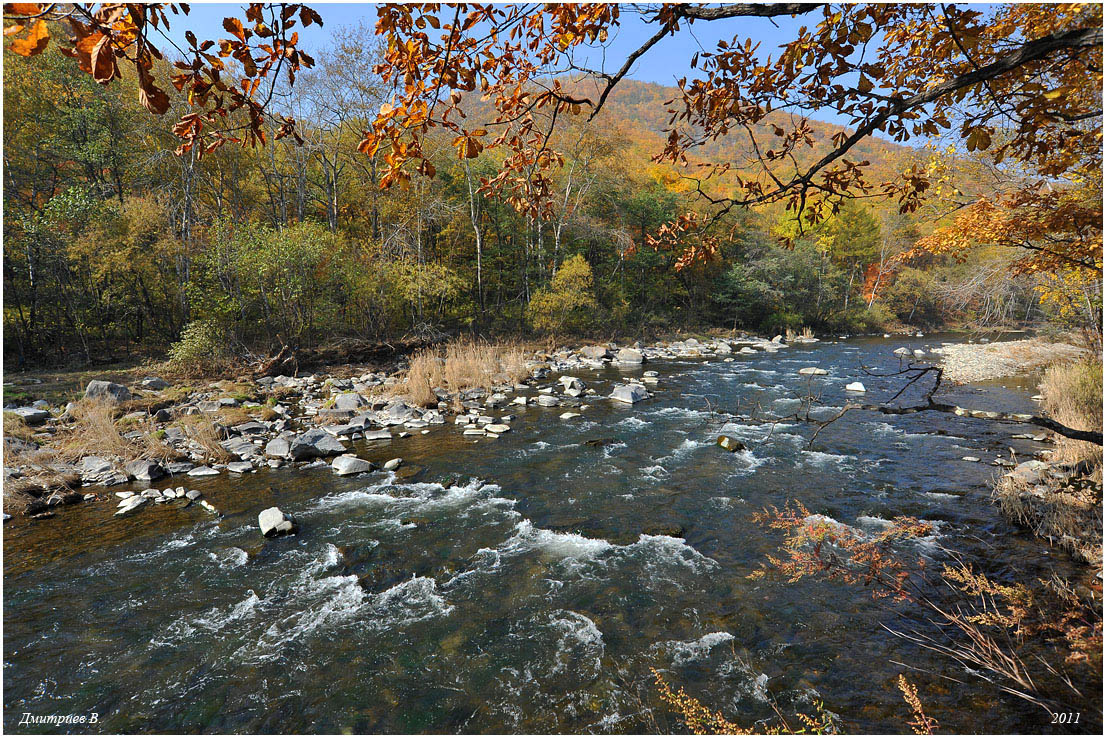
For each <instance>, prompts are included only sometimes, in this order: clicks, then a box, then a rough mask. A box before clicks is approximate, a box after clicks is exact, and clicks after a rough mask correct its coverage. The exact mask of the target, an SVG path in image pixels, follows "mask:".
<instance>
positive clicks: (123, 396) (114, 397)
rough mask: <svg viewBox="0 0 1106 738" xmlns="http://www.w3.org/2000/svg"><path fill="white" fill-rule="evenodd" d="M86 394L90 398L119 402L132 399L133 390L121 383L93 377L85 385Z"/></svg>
mask: <svg viewBox="0 0 1106 738" xmlns="http://www.w3.org/2000/svg"><path fill="white" fill-rule="evenodd" d="M84 396H85V397H87V398H88V399H90V400H101V401H103V402H110V403H118V402H126V401H127V400H129V399H131V391H130V390H129V389H127V388H126V387H124V386H123V385H121V384H116V383H115V382H106V381H104V380H102V379H93V380H92V381H91V382H89V383H88V386H87V387H85V390H84Z"/></svg>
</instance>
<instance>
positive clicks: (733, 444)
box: [718, 436, 745, 453]
mask: <svg viewBox="0 0 1106 738" xmlns="http://www.w3.org/2000/svg"><path fill="white" fill-rule="evenodd" d="M718 445H719V446H721V447H722V448H724V449H726V450H727V451H729V452H730V453H734V452H735V451H744V450H745V444H744V443H742V442H741V441H739V440H737V439H736V438H734V437H733V436H718Z"/></svg>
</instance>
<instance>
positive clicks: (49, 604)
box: [4, 337, 1101, 733]
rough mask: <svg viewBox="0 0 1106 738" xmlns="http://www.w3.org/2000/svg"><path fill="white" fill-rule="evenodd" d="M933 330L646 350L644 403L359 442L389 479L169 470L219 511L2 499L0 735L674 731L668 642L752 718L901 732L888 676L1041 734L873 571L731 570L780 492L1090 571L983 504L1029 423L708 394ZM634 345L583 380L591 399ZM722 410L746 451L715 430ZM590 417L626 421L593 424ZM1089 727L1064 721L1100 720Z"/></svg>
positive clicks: (921, 548)
mask: <svg viewBox="0 0 1106 738" xmlns="http://www.w3.org/2000/svg"><path fill="white" fill-rule="evenodd" d="M935 343H936V339H935V338H933V337H926V338H924V339H923V338H911V339H902V338H897V339H893V340H883V339H851V340H847V341H835V342H828V341H824V342H822V343H816V344H810V345H805V346H804V345H796V346H792V347H790V348H788V349H786V350H783V351H780V352H779V353H777V354H774V355H771V354H764V353H758V354H756V355H754V356H751V357H744V356H741V357H736V359H735V361H733V362H730V363H724V362H721V361H719V360H711V361H701V360H686V361H669V362H659V363H657V362H655V363H652V364H648V365H646V366H645V367H644V369H652V370H656V371H658V372H659V374H660V379H659V383H658V384H657V386H656V389H655V396H654V397H653V398H651V399H649V400H647V401H645V402H642V403H639V404H637V405H633V406H630V405H623V404H621V403H614V402H611V401H609V400H606V399H598V400H595V401H594V402H593V403H592V407H591V408H590V409H588V410H585V411H584V412H583V416H582V417H579V418H575V419H571V420H561V419H559V417H558V416H559V415H560V414H561V413H562V412H564V408H550V409H546V408H540V407H530V408H528V409H525V410H523V411H522V412H518V413H517V414H518V415H519V416H520V417H519V418H518V419H517V420H515V421H513V422H512V423H511V425H512V428H513V430H512V431H511V432H509V433H506V434H505V435H503V436H502V437H500V438H498V439H494V440H493V439H479V440H478V441H475V442H474V441H473V440H472V438H471V437H463V436H462V435H461V433H460V431H459V430H457V429H456V428H455V427H454V426H453V425H447V426H444V427H437V428H433V429H432V430H431V433H429V434H427V435H419V434H415V435H413V436H412V437H410V438H406V439H396V440H394V441H392V442H391V444H389V445H386V446H379V445H377V446H374V445H372V444H369V445H366V444H360V445H359V446H358V451H359V453H360V455H362V456H363V457H364V458H368V459H372V460H375V461H377V462H381V461H384V460H386V459H389V458H392V457H394V456H401V457H403V459H404V460H405V464H404V466H403V467H401V468H400V469H399V470H398V471H397V472H374V473H372V474H370V475H366V476H363V477H360V478H339V477H337V476H335V475H334V474H333V473H332V472H331V471H330V470H329V468H326V467H316V468H309V469H297V470H275V471H261V472H258V473H256V474H249V475H245V476H242V477H236V476H234V475H226V474H224V475H221V476H220V477H217V478H209V479H201V480H194V479H189V480H188V481H187V482H185V481H180V482H178V481H176V480H170V482H168V483H167V484H172V485H173V486H176V485H177V484H186V485H187V486H189V487H191V488H196V489H200V490H202V491H203V492H204V494H205V496H206V498H207V499H208V500H210V501H211V502H212V503H213V504H214V505H215V506H216V507H217V508H219V510H221V511H222V512H223V513H224V516H223V517H222V518H221V519H216V518H214V517H212V516H211V515H209V514H208V513H206V512H205V511H204V510H203V509H201V508H199V507H198V506H195V505H193V506H192V507H189V508H187V509H178V508H177V507H175V506H170V505H164V506H156V507H155V506H148V508H147V509H146V510H144V511H142V512H141V513H139V514H138V515H136V516H134V517H130V518H122V519H120V518H114V517H112V512H114V505H113V504H111V503H108V502H99V503H91V504H85V505H75V506H72V507H68V508H64V509H61V510H59V513H58V516H57V517H56V518H54V519H52V520H48V521H29V520H26V519H17V520H13V521H11V522H10V523H8V524H7V525H5V529H4V575H5V576H4V606H5V607H4V708H5V718H4V729H5V730H6V731H7V732H21V731H28V730H31V731H34V730H42V731H44V732H45V731H47V730H48V728H45V727H35V726H31V727H28V726H26V725H24V726H19V725H18V721H19V720H20V717H21V716H22V715H23V713H25V712H30V713H32V714H34V715H42V714H70V713H72V714H86V715H87V714H89V713H93V712H95V713H97V715H98V718H97V720H98V722H97V723H96V724H95V725H91V726H89V725H87V724H86V725H84V726H74V727H72V728H69V730H72V731H75V732H80V731H89V732H98V731H102V732H150V731H155V732H274V733H277V732H280V733H283V732H316V733H342V732H350V731H352V732H403V733H418V732H499V733H517V732H522V733H541V732H658V731H661V732H664V731H673V730H679V729H680V728H679V725H678V724H677V722H676V720H675V718H674V717H673V715H672V714H671V713H669V712H668V711H666V710H665V709H664V707H663V705H661V704H660V702H659V700H658V699H657V695H656V691H655V688H654V686H653V677H652V674H651V673H650V668H651V667H655V668H657V669H660V670H661V671H662V673H663V674H664V676H665V678H666V679H667V680H668V681H669V683H671V684H673V685H679V686H682V687H684V688H685V689H687V690H688V692H689V693H691V694H694V695H695V696H697V697H698V698H699V699H701V700H702V701H703V702H704V703H705V704H707V705H709V706H711V707H712V708H714V709H719V710H722V711H723V712H724V713H725V714H726V715H727V716H728V717H730V718H731V719H734V720H737V721H738V722H740V723H742V724H745V725H750V724H752V723H754V722H755V721H757V720H771V719H772V718H773V715H774V713H773V709H772V706H771V701H774V702H775V703H776V704H777V705H778V706H779V708H780V709H781V710H782V711H783V712H784V713H785V714H794V712H796V711H800V712H811V711H812V709H813V708H812V705H813V703H814V702H815V701H821V702H822V703H824V705H825V709H826V710H828V711H829V712H831V713H833V714H834V715H837V716H839V718H840V721H841V723H842V726H843V728H844V729H845V730H847V731H849V732H870V733H879V732H894V733H902V732H910V731H909V727H908V726H907V725H906V720H907V719H908V711H907V709H906V706H905V704H904V703H903V701H902V698H901V695H900V694H899V693H898V691H897V689H896V688H895V685H894V682H895V678H896V675H897V674H899V673H904V672H906V673H907V674H908V675H909V676H910V678H911V679H912V680H913V681H915V682H916V683H917V684H918V686H919V691H920V694H921V697H922V701H923V703H924V704H925V705H926V707H927V711H928V712H929V714H931V715H932V716H934V717H936V718H937V719H938V720H939V721H940V723H941V727H942V730H943V731H955V732H980V731H982V732H994V733H1006V732H1042V731H1044V732H1047V731H1048V730H1049V729H1050V728H1051V726H1050V725H1049V724H1048V722H1049V721H1048V718H1047V715H1045V713H1044V712H1043V711H1041V710H1040V709H1038V708H1034V707H1032V706H1029V705H1027V704H1026V703H1024V702H1021V701H1019V700H1017V699H1015V698H1013V697H1010V696H1007V695H1004V694H1003V693H1001V692H1000V691H999V690H998V689H997V688H995V687H994V686H990V685H988V684H986V683H985V682H983V681H982V680H980V679H977V678H974V677H972V676H971V675H969V674H966V673H965V671H964V670H963V669H962V668H960V667H958V666H956V665H955V664H953V663H952V662H950V661H949V660H948V659H946V658H944V657H941V656H939V655H937V654H934V653H932V652H929V651H926V650H924V649H921V648H919V647H917V646H914V645H912V644H910V643H908V642H906V641H904V640H902V639H900V638H896V637H894V636H892V635H890V634H889V633H888V632H887V630H886V629H884V628H883V627H882V625H881V624H886V625H889V626H891V627H894V628H899V629H902V628H920V629H923V631H924V630H925V629H926V628H928V627H929V626H928V625H927V624H926V623H924V622H922V621H920V620H919V619H918V618H916V617H915V616H914V615H912V614H911V613H910V612H909V611H908V610H907V609H906V608H904V607H902V606H896V605H894V604H891V603H888V602H886V601H875V600H873V599H872V597H871V596H870V594H869V593H868V592H866V591H864V590H863V589H856V588H849V587H845V586H840V585H834V584H828V583H819V582H814V581H802V582H799V583H796V584H787V583H785V582H782V581H779V580H778V579H773V578H771V577H770V578H767V579H762V580H750V579H748V575H749V574H750V573H751V572H752V571H754V570H755V569H756V568H757V567H758V566H759V565H760V564H762V563H763V562H764V560H765V556H766V555H767V554H769V553H771V552H772V551H773V550H774V549H775V548H776V546H777V545H778V537H777V536H776V535H775V534H772V533H770V532H768V531H765V530H763V529H762V528H761V527H759V526H757V525H756V524H754V523H753V522H752V521H751V516H752V515H753V513H755V512H757V511H758V510H760V509H762V508H763V507H765V506H767V505H782V504H783V503H784V502H786V501H787V500H788V499H794V500H798V501H800V502H802V503H803V504H805V505H806V506H807V507H808V508H809V509H810V510H811V511H812V512H814V513H821V514H825V515H828V516H830V517H832V518H834V519H836V520H838V521H841V522H842V523H846V524H848V525H853V526H856V527H858V528H860V529H861V530H875V529H878V526H879V525H880V519H884V520H886V519H890V518H892V517H894V516H897V515H913V516H917V517H920V518H923V519H925V520H927V521H931V522H933V523H934V524H935V525H936V534H935V535H934V536H933V537H931V538H929V539H926V540H923V541H921V542H920V543H915V544H911V545H912V546H914V547H915V548H916V551H911V552H910V553H911V555H914V554H915V553H916V554H917V555H918V556H922V557H929V558H930V559H931V560H932V561H933V562H935V563H940V561H942V560H944V558H945V556H946V554H944V553H943V552H942V548H948V549H952V550H956V551H959V552H961V553H962V554H963V555H964V556H965V558H966V559H967V560H968V561H972V562H975V563H977V564H979V565H980V566H981V567H982V568H983V570H984V571H986V572H987V573H988V574H990V575H992V576H995V577H997V578H999V579H1003V578H1005V577H1008V576H1010V575H1012V574H1016V575H1017V576H1018V577H1020V578H1026V577H1031V576H1046V575H1047V574H1048V573H1049V572H1052V571H1055V572H1058V573H1060V574H1062V575H1065V576H1077V575H1078V572H1077V571H1076V570H1075V569H1074V567H1073V566H1072V565H1071V564H1070V563H1069V562H1068V561H1067V560H1066V559H1065V558H1064V557H1063V556H1060V555H1055V554H1052V553H1050V552H1049V551H1047V550H1046V548H1045V546H1044V545H1043V544H1042V543H1040V542H1037V541H1033V540H1032V539H1030V538H1029V537H1027V536H1026V535H1025V534H1023V533H1021V532H1019V531H1017V530H1016V529H1015V528H1013V527H1012V526H1011V525H1009V524H1007V523H1006V522H1004V521H1003V520H1002V518H1001V516H1000V515H999V512H998V509H997V508H996V507H994V506H993V505H992V504H991V503H990V502H989V489H990V486H989V485H990V481H991V479H992V478H993V477H994V476H995V474H996V472H997V468H996V467H994V466H992V465H990V464H988V463H986V462H989V461H991V460H993V459H994V458H995V457H996V456H1005V457H1009V455H1010V448H1014V449H1016V450H1018V451H1019V452H1021V453H1026V454H1028V453H1031V452H1032V451H1033V450H1034V449H1036V448H1040V447H1041V446H1040V444H1036V443H1034V442H1033V441H1028V440H1011V439H1010V436H1011V435H1012V434H1014V433H1018V432H1024V431H1025V430H1026V429H1024V428H1019V427H1017V426H1010V425H998V424H994V423H990V422H988V421H979V420H970V419H961V418H956V417H952V416H947V415H942V414H935V413H923V414H916V415H908V416H900V417H895V416H884V415H880V414H877V413H871V412H857V413H854V414H850V415H848V416H846V417H845V418H844V419H842V420H840V421H838V422H837V423H834V424H833V425H830V426H828V427H827V428H826V429H825V430H823V431H822V432H821V434H820V435H819V436H818V438H817V439H816V441H815V443H814V446H813V448H812V449H811V450H807V448H806V445H807V444H806V437H809V435H810V434H811V432H812V429H811V428H810V427H809V426H806V427H804V426H801V425H798V424H794V423H790V424H789V423H783V424H779V425H776V426H775V427H774V428H771V429H770V428H769V427H767V426H764V425H758V424H753V423H748V422H744V423H743V422H740V421H737V422H734V421H730V422H726V420H725V418H723V417H722V416H721V415H719V414H717V412H716V411H722V412H727V411H739V412H740V413H748V412H749V410H750V409H751V407H752V406H753V405H754V404H759V405H760V406H761V407H762V408H776V409H779V408H782V407H784V406H785V405H786V401H787V398H789V397H791V396H792V395H793V393H795V392H801V391H802V390H803V388H804V387H805V386H806V384H807V379H806V378H801V377H799V375H798V374H797V371H798V369H800V368H802V367H805V366H818V367H822V368H825V369H827V370H829V374H828V375H827V376H824V377H816V378H815V379H814V383H813V384H814V386H815V387H816V388H819V389H820V391H822V392H823V402H824V403H825V404H826V405H828V406H836V407H839V406H841V405H842V404H843V403H844V402H845V400H846V396H845V393H844V391H843V388H844V385H845V384H846V383H847V382H850V381H854V380H860V381H862V382H863V383H864V384H865V385H867V387H868V394H867V398H868V400H869V401H876V400H879V399H881V398H884V397H887V396H888V395H889V394H891V393H892V391H893V389H897V388H898V386H899V383H900V381H901V380H898V379H890V378H888V379H879V378H874V377H871V376H867V375H865V374H864V373H863V371H862V370H861V366H862V365H864V366H869V367H875V368H882V369H889V368H892V367H895V366H897V364H898V360H897V359H896V358H895V357H894V356H893V355H892V354H891V350H892V349H893V348H894V347H896V346H899V345H905V346H907V347H908V348H916V347H925V346H929V345H935ZM641 369H642V368H641V367H638V368H635V369H629V370H620V369H617V368H608V369H605V370H603V371H597V372H591V373H581V372H576V374H577V375H578V376H580V377H581V378H582V379H584V380H585V381H586V382H588V383H589V386H595V387H597V388H598V389H600V392H601V394H605V393H606V392H607V391H609V386H610V385H611V384H612V383H613V382H615V381H617V379H618V378H619V377H620V376H625V375H627V374H628V375H630V376H633V375H635V374H640V372H641ZM557 376H558V375H556V374H554V375H553V376H551V377H550V380H551V381H552V380H555V379H556V377H557ZM1031 393H1032V392H1031V391H1029V392H1027V386H1026V384H1025V383H1024V382H1022V383H1019V382H1016V381H1011V382H1007V383H1002V382H992V383H987V384H980V385H971V386H965V387H962V388H958V389H956V390H955V391H954V392H952V393H951V397H952V398H953V399H954V401H957V402H959V403H960V404H965V405H969V406H973V407H981V408H987V409H998V410H1010V411H1028V410H1032V409H1033V407H1034V403H1032V401H1031V400H1029V397H1028V395H1029V394H1031ZM517 410H518V408H512V409H510V410H507V411H505V412H516V411H517ZM720 432H721V433H727V434H730V435H733V436H735V437H737V438H739V439H741V440H742V441H743V442H744V443H745V444H747V447H748V450H747V451H742V452H738V453H734V454H731V453H727V452H725V451H723V450H722V449H720V448H718V447H717V446H716V445H715V444H714V438H715V437H716V436H717V434H718V433H720ZM601 438H602V439H613V442H607V443H606V444H605V445H587V444H585V441H588V440H593V439H601ZM969 455H970V456H978V457H981V458H982V459H983V462H984V463H973V462H966V461H962V460H961V457H963V456H969ZM138 488H139V489H140V488H141V487H138ZM116 489H119V488H112V490H111V491H115V490H116ZM274 504H278V505H279V506H280V507H281V508H282V509H283V510H285V511H286V512H289V513H291V514H293V515H294V516H295V517H296V518H297V519H298V521H299V523H300V532H299V534H298V535H296V536H294V537H288V538H283V539H274V540H265V539H263V538H262V537H261V535H260V533H259V532H258V528H257V513H258V512H259V511H260V510H262V509H263V508H265V507H269V506H271V505H274ZM900 664H908V665H910V666H911V667H915V668H916V669H917V671H915V670H908V669H907V668H905V667H903V666H901V665H900ZM944 677H949V678H948V679H946V678H944ZM952 680H957V681H952ZM957 682H960V683H957ZM1093 697H1095V696H1093V695H1092V698H1093ZM1089 704H1090V703H1089ZM1084 721H1085V722H1084V723H1083V724H1081V725H1079V726H1075V728H1076V729H1078V730H1082V729H1086V730H1088V731H1089V732H1091V733H1096V732H1098V729H1099V728H1100V727H1101V721H1100V718H1099V719H1098V722H1094V720H1093V719H1089V716H1087V717H1084ZM1092 723H1093V724H1092ZM1064 730H1065V732H1066V731H1067V730H1070V728H1069V727H1068V726H1064Z"/></svg>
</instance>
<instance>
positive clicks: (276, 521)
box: [257, 507, 297, 538]
mask: <svg viewBox="0 0 1106 738" xmlns="http://www.w3.org/2000/svg"><path fill="white" fill-rule="evenodd" d="M257 525H258V527H260V528H261V535H263V536H265V537H266V538H272V537H274V536H283V535H290V534H292V533H295V532H296V530H297V525H296V520H295V518H293V517H291V516H290V515H286V514H284V513H283V512H281V509H280V508H279V507H269V508H266V509H264V510H262V511H261V512H260V513H259V514H258V516H257Z"/></svg>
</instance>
